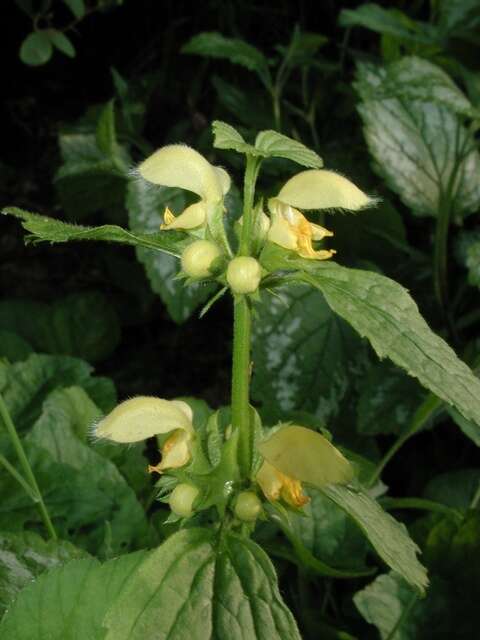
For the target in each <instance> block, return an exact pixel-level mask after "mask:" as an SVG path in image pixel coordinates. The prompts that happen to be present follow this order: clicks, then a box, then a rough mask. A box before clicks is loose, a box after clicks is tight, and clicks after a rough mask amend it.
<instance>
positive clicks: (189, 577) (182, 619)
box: [7, 529, 300, 640]
mask: <svg viewBox="0 0 480 640" xmlns="http://www.w3.org/2000/svg"><path fill="white" fill-rule="evenodd" d="M105 626H106V627H107V629H108V631H107V634H106V638H105V640H113V638H115V640H127V639H128V640H137V639H140V638H141V639H142V640H143V638H145V637H152V638H153V637H155V638H165V639H167V638H168V639H171V640H173V639H174V638H187V637H188V638H191V640H209V639H210V640H213V639H214V638H228V639H229V640H271V639H272V638H289V640H295V639H297V640H300V635H299V633H298V629H297V626H296V624H295V621H294V619H293V617H292V614H291V613H290V611H289V610H288V609H287V607H286V606H285V604H284V602H283V600H282V599H281V596H280V593H279V591H278V586H277V579H276V576H275V571H274V569H273V566H272V564H271V562H270V560H269V559H268V557H267V556H266V554H265V553H264V552H263V551H262V549H261V548H260V547H259V546H258V545H256V544H255V543H254V542H252V541H250V540H246V539H242V538H240V537H237V536H236V535H234V534H232V533H229V534H227V535H226V536H225V537H224V538H223V540H221V541H219V542H217V541H216V537H215V534H214V532H213V531H211V530H207V529H187V530H184V531H180V532H179V533H176V534H175V535H173V536H172V537H171V538H169V539H168V540H167V542H165V543H163V544H162V546H161V547H159V548H158V549H156V550H155V551H154V552H153V553H152V554H151V555H150V556H149V557H148V558H147V559H146V560H145V561H144V562H143V563H142V564H141V565H140V567H139V569H138V571H137V572H136V574H135V575H134V576H132V578H131V579H130V580H129V581H128V582H127V584H126V585H125V588H124V590H123V591H122V593H121V594H120V597H119V598H118V600H117V601H116V602H115V603H114V605H113V606H112V607H111V608H110V610H109V612H108V614H107V616H106V618H105ZM7 640H8V639H7ZM20 640H21V639H20Z"/></svg>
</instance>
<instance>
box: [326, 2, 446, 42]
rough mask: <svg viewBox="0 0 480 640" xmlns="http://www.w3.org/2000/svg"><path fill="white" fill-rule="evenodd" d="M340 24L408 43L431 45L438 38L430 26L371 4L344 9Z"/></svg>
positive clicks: (396, 11) (393, 10)
mask: <svg viewBox="0 0 480 640" xmlns="http://www.w3.org/2000/svg"><path fill="white" fill-rule="evenodd" d="M339 22H340V25H341V26H342V27H365V28H366V29H371V30H372V31H376V32H377V33H381V34H387V35H390V36H394V37H395V38H399V39H400V40H405V41H406V42H413V43H421V44H430V45H431V44H433V42H434V41H435V38H436V33H435V30H434V29H433V28H432V27H431V26H430V25H428V24H426V23H423V22H415V21H414V20H412V19H411V18H409V17H408V16H407V15H406V14H405V13H403V12H402V11H399V10H398V9H383V8H382V7H380V6H379V5H377V4H373V3H370V2H369V3H366V4H363V5H361V6H360V7H358V9H343V10H342V12H341V13H340V20H339Z"/></svg>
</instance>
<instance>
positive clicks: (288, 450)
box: [256, 425, 353, 507]
mask: <svg viewBox="0 0 480 640" xmlns="http://www.w3.org/2000/svg"><path fill="white" fill-rule="evenodd" d="M258 450H259V452H260V453H261V455H262V456H263V458H264V462H263V464H262V466H261V467H260V470H259V472H258V473H257V477H256V480H257V482H258V484H259V485H260V488H261V489H262V491H263V493H264V495H265V497H266V498H267V499H268V500H270V501H275V500H278V499H280V498H282V499H283V500H284V501H285V502H287V503H288V504H290V505H292V506H294V507H302V506H303V505H304V504H306V503H307V502H308V498H307V496H305V495H304V494H303V492H302V484H301V483H302V482H306V483H307V484H311V485H313V486H314V487H317V488H319V489H320V488H321V487H324V486H325V485H327V484H347V483H348V482H350V481H351V480H352V478H353V469H352V467H351V466H350V463H349V462H348V460H347V459H346V458H345V457H344V456H343V455H342V454H341V453H340V451H339V450H338V449H337V448H336V447H334V446H333V445H332V444H331V443H330V442H329V441H328V440H327V439H326V438H324V437H323V436H322V435H320V434H319V433H317V432H316V431H312V430H311V429H307V428H305V427H299V426H297V425H285V426H282V427H280V429H278V431H275V433H274V434H273V435H271V436H270V437H269V438H267V439H266V440H264V441H263V442H261V443H260V444H259V445H258Z"/></svg>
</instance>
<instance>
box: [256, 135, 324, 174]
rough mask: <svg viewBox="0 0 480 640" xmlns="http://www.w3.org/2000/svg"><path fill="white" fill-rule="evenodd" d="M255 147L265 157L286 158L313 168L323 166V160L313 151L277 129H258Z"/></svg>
mask: <svg viewBox="0 0 480 640" xmlns="http://www.w3.org/2000/svg"><path fill="white" fill-rule="evenodd" d="M255 148H256V149H257V150H258V151H260V153H261V154H262V155H263V156H265V157H266V158H286V159H287V160H292V161H293V162H296V163H297V164H300V165H302V166H303V167H311V168H314V169H319V168H320V167H323V160H322V159H321V158H320V156H319V155H318V154H317V153H315V151H312V150H311V149H309V148H308V147H306V146H305V145H304V144H302V143H301V142H298V140H293V139H292V138H289V137H288V136H284V135H283V133H278V132H277V131H272V130H267V131H260V133H259V134H258V135H257V137H256V139H255Z"/></svg>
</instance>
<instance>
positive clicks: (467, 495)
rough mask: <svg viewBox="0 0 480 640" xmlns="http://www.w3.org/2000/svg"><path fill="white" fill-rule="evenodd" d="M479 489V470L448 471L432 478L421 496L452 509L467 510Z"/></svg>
mask: <svg viewBox="0 0 480 640" xmlns="http://www.w3.org/2000/svg"><path fill="white" fill-rule="evenodd" d="M479 487H480V469H461V470H460V471H449V472H448V473H442V474H440V475H439V476H435V477H434V478H432V479H431V480H430V481H429V483H428V484H427V486H426V487H425V490H424V492H423V495H424V496H425V498H427V499H429V500H436V501H438V502H441V503H442V504H446V505H448V506H450V507H453V508H454V509H462V510H465V511H466V510H467V509H468V508H469V507H470V506H471V504H472V501H473V500H474V498H475V494H476V493H477V491H478V488H479Z"/></svg>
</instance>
